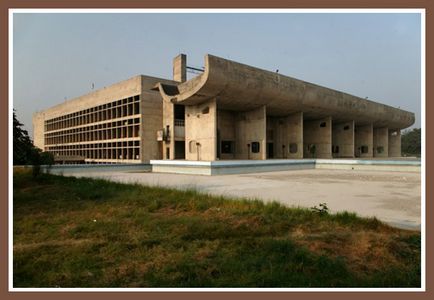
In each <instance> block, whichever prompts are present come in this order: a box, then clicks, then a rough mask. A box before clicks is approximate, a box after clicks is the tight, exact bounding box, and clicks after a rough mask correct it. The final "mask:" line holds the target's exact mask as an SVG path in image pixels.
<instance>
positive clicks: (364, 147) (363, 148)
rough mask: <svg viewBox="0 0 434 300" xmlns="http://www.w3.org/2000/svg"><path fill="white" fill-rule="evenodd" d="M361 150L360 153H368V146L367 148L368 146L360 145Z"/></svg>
mask: <svg viewBox="0 0 434 300" xmlns="http://www.w3.org/2000/svg"><path fill="white" fill-rule="evenodd" d="M361 150H362V153H368V151H369V148H368V146H362V147H361Z"/></svg>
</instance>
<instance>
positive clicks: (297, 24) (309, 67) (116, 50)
mask: <svg viewBox="0 0 434 300" xmlns="http://www.w3.org/2000/svg"><path fill="white" fill-rule="evenodd" d="M420 22H421V21H420V15H419V14H14V30H13V34H14V36H13V37H14V41H13V47H14V49H13V55H14V61H13V64H14V65H13V68H14V69H13V70H14V78H13V80H14V81H13V83H14V89H13V91H14V99H13V100H14V108H15V109H16V110H17V115H18V118H19V119H20V120H21V122H23V123H24V124H25V127H26V129H28V130H29V132H30V134H32V132H33V130H32V128H31V127H32V114H33V113H34V112H35V111H37V110H42V109H45V108H48V107H50V106H53V105H55V104H59V103H61V102H64V101H65V98H67V99H71V98H74V97H77V96H80V95H82V94H85V93H88V92H90V91H91V84H92V82H94V83H95V89H98V88H102V87H104V86H108V85H110V84H112V83H115V82H118V81H120V80H124V79H127V78H130V77H133V76H135V75H138V74H144V75H151V76H156V77H163V78H171V77H172V58H173V57H175V56H176V55H178V54H179V53H185V54H187V64H188V65H192V66H198V67H201V66H203V65H204V62H203V60H204V55H205V54H206V53H210V54H214V55H217V56H220V57H224V58H228V59H231V60H235V61H238V62H242V63H245V64H248V65H252V66H255V67H259V68H262V69H266V70H272V71H275V70H276V69H279V73H280V74H284V75H288V76H292V77H296V78H299V79H302V80H305V81H309V82H312V83H316V84H320V85H323V86H326V87H330V88H333V89H337V90H340V91H344V92H347V93H350V94H353V95H356V96H360V97H363V98H365V97H368V98H369V99H370V100H374V101H378V102H381V103H384V104H388V105H392V106H395V107H401V108H402V109H405V110H409V111H412V112H414V113H415V114H416V123H415V125H414V126H415V127H420V122H421V120H420V111H421V104H420V97H421V91H420V83H421V77H420V72H421V70H420V66H421V55H420V51H421V40H420Z"/></svg>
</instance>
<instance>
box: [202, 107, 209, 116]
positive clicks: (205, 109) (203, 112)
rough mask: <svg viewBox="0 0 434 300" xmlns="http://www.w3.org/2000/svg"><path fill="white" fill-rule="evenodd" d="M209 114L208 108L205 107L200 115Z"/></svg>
mask: <svg viewBox="0 0 434 300" xmlns="http://www.w3.org/2000/svg"><path fill="white" fill-rule="evenodd" d="M208 113H209V107H208V106H207V107H205V108H204V109H202V114H204V115H205V114H208Z"/></svg>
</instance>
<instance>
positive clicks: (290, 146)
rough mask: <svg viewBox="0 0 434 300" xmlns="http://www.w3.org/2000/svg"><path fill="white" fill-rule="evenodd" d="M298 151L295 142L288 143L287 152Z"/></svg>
mask: <svg viewBox="0 0 434 300" xmlns="http://www.w3.org/2000/svg"><path fill="white" fill-rule="evenodd" d="M297 151H298V145H297V144H296V143H291V144H289V153H292V154H294V153H297Z"/></svg>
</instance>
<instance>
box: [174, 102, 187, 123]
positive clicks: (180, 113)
mask: <svg viewBox="0 0 434 300" xmlns="http://www.w3.org/2000/svg"><path fill="white" fill-rule="evenodd" d="M184 119H185V106H184V105H178V104H176V105H175V120H184Z"/></svg>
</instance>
